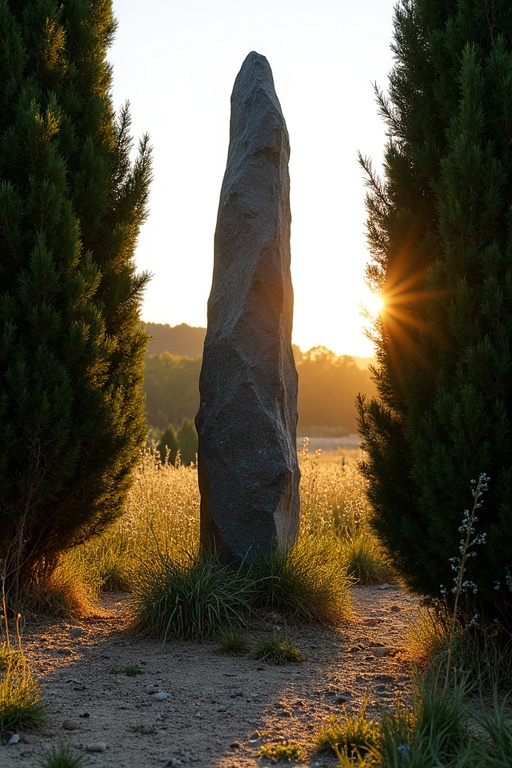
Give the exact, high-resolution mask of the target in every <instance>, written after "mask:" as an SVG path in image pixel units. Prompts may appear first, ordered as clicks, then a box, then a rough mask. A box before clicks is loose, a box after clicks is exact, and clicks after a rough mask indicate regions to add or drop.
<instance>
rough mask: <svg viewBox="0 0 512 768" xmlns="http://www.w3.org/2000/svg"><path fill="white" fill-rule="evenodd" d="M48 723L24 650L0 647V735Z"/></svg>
mask: <svg viewBox="0 0 512 768" xmlns="http://www.w3.org/2000/svg"><path fill="white" fill-rule="evenodd" d="M44 720H45V708H44V706H43V701H42V698H41V694H40V692H39V686H38V685H37V683H36V681H35V680H34V678H33V677H32V674H31V672H30V669H29V667H28V664H27V662H26V660H25V657H24V656H23V654H22V653H21V651H12V650H10V649H8V648H7V647H6V646H5V645H4V646H2V647H1V648H0V735H2V736H3V735H4V734H6V733H7V732H9V731H18V730H33V729H35V728H38V727H40V726H41V725H42V724H43V722H44Z"/></svg>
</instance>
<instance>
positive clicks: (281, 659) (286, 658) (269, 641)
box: [255, 631, 304, 664]
mask: <svg viewBox="0 0 512 768" xmlns="http://www.w3.org/2000/svg"><path fill="white" fill-rule="evenodd" d="M255 656H256V658H257V659H261V661H264V662H266V663H267V664H289V663H290V662H300V661H304V656H303V654H302V653H301V651H299V649H298V648H297V646H296V645H295V642H294V640H293V639H292V638H291V637H290V636H289V635H284V634H282V633H281V632H278V631H275V632H272V634H271V635H269V637H265V638H264V639H263V640H261V641H260V642H259V643H258V645H257V646H256V650H255Z"/></svg>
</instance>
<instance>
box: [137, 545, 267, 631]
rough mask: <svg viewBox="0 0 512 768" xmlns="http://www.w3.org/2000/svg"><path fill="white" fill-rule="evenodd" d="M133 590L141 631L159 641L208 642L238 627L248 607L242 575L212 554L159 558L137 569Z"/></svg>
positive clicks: (246, 584) (248, 588) (248, 587)
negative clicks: (224, 631) (229, 629)
mask: <svg viewBox="0 0 512 768" xmlns="http://www.w3.org/2000/svg"><path fill="white" fill-rule="evenodd" d="M135 589H136V599H137V606H136V612H137V617H138V622H139V625H140V627H141V629H142V630H143V631H145V632H147V633H148V634H151V635H153V636H155V637H160V638H161V639H162V640H166V639H167V637H168V636H169V635H174V636H176V637H180V638H184V639H194V640H208V639H210V638H212V637H215V636H217V635H219V634H220V633H221V632H222V630H223V629H225V628H226V627H239V626H241V625H242V624H243V623H244V621H245V619H246V616H247V614H248V613H249V611H250V607H251V603H250V600H251V592H252V584H251V581H250V580H249V579H248V578H247V575H246V573H245V570H244V569H243V568H238V569H234V568H230V567H228V566H223V565H221V564H220V563H219V560H218V558H217V556H216V555H215V554H213V555H196V556H183V555H182V557H181V558H180V559H174V558H172V557H170V556H168V555H167V556H166V555H160V557H159V558H158V560H157V561H156V562H154V563H152V564H149V563H144V564H143V565H142V564H141V566H140V570H139V574H138V581H137V583H136V584H135Z"/></svg>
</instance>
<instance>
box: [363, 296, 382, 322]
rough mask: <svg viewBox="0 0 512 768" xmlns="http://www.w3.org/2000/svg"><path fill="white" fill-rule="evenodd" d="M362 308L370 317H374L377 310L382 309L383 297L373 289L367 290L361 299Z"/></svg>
mask: <svg viewBox="0 0 512 768" xmlns="http://www.w3.org/2000/svg"><path fill="white" fill-rule="evenodd" d="M363 305H364V309H365V310H366V311H367V312H368V314H369V315H370V316H371V317H375V315H378V314H379V312H380V311H381V310H382V309H384V299H383V298H382V296H381V294H380V293H375V292H374V291H368V294H367V295H366V296H365V298H364V300H363Z"/></svg>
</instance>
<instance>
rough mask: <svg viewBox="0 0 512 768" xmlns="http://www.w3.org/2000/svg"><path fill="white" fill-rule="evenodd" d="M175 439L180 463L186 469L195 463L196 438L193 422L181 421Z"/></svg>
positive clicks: (188, 420)
mask: <svg viewBox="0 0 512 768" xmlns="http://www.w3.org/2000/svg"><path fill="white" fill-rule="evenodd" d="M177 437H178V444H179V449H180V461H181V463H182V464H183V465H184V466H185V467H188V466H189V465H190V464H192V463H193V462H197V444H198V438H197V430H196V426H195V424H194V422H193V421H191V420H190V419H183V421H182V422H181V427H180V428H179V430H178V435H177Z"/></svg>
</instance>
